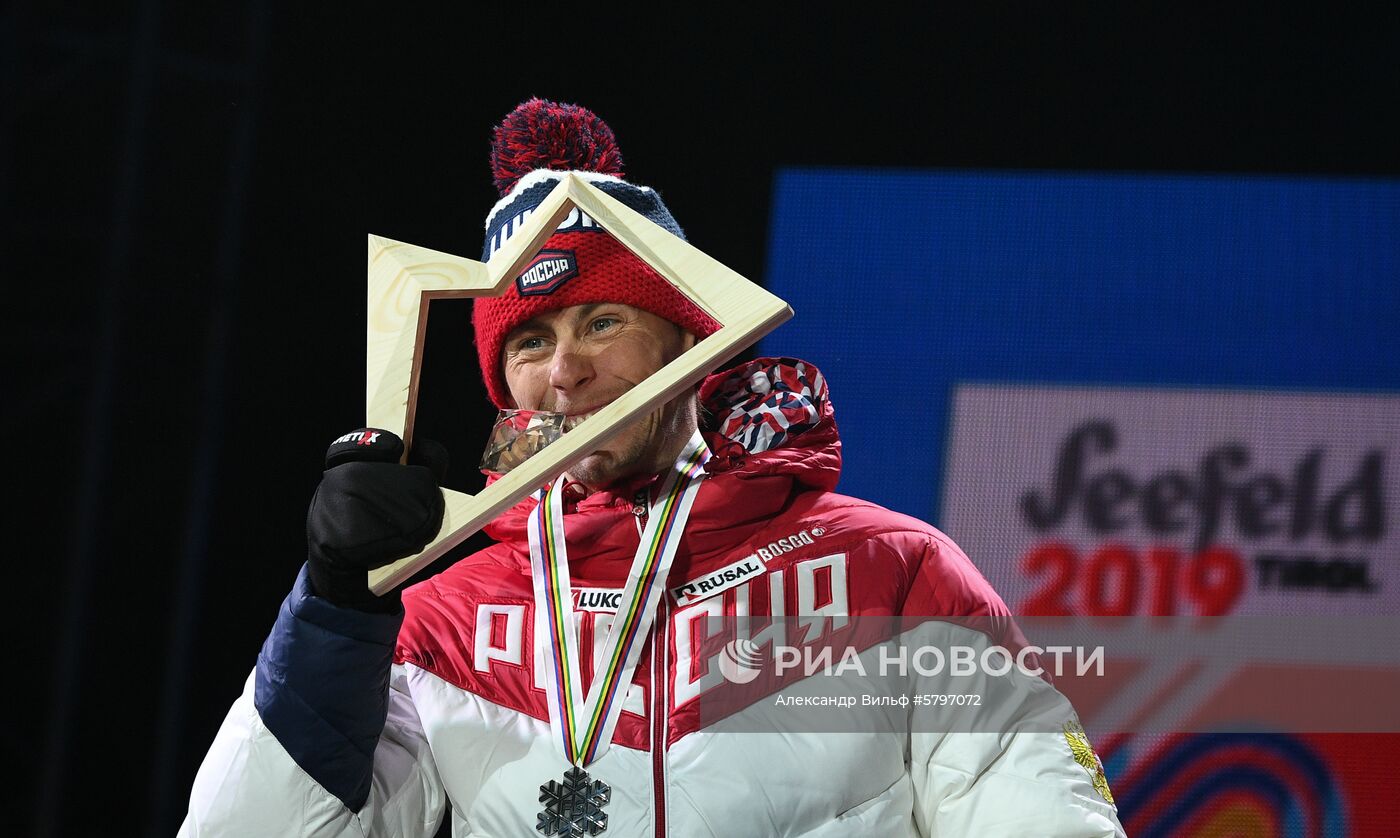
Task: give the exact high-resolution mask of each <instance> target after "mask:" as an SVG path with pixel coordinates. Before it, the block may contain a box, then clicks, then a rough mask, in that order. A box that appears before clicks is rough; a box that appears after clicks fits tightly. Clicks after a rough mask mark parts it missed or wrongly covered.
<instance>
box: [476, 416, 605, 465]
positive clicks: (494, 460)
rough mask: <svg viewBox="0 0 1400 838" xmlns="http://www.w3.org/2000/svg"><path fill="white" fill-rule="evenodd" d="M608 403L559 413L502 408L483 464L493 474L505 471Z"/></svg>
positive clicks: (575, 426) (570, 429)
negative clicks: (583, 409) (576, 411)
mask: <svg viewBox="0 0 1400 838" xmlns="http://www.w3.org/2000/svg"><path fill="white" fill-rule="evenodd" d="M604 407H606V405H599V406H598V407H595V408H591V409H589V410H587V411H585V412H583V413H572V414H567V413H558V412H555V411H552V410H520V409H508V410H502V411H501V412H500V413H499V414H497V416H496V424H495V425H493V426H492V428H491V434H490V436H489V437H488V438H487V440H486V449H485V450H484V451H483V452H482V454H481V465H480V468H481V470H482V471H484V472H488V473H492V474H506V473H507V472H509V471H510V470H511V469H513V468H515V467H517V466H519V465H520V464H521V463H523V462H525V461H526V460H528V459H530V457H532V456H534V455H535V454H537V453H539V452H540V451H542V450H543V449H544V448H545V447H546V446H548V445H549V444H550V443H552V442H554V441H555V440H557V439H559V438H560V437H562V436H563V435H564V434H566V433H568V432H569V431H572V430H573V429H574V428H577V427H578V426H579V425H581V424H583V423H584V421H585V420H588V419H591V418H592V417H593V415H594V414H596V413H597V412H598V411H600V410H602V409H603V408H604Z"/></svg>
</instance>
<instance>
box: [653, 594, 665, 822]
mask: <svg viewBox="0 0 1400 838" xmlns="http://www.w3.org/2000/svg"><path fill="white" fill-rule="evenodd" d="M653 625H654V626H655V628H654V629H653V631H652V635H651V643H652V650H651V660H652V668H651V696H652V701H651V777H652V798H653V800H654V801H655V803H656V838H665V836H666V706H667V704H668V703H669V702H668V699H669V694H668V693H669V682H670V679H669V678H668V677H667V673H669V672H670V669H669V667H668V661H667V657H668V655H667V651H668V650H667V647H668V646H669V645H670V644H669V643H667V642H666V640H667V637H668V636H669V634H670V632H669V631H668V630H667V629H668V627H669V626H670V607H669V603H667V602H666V594H665V593H664V592H663V593H662V594H661V602H660V604H659V605H657V607H656V622H655V623H654V624H653Z"/></svg>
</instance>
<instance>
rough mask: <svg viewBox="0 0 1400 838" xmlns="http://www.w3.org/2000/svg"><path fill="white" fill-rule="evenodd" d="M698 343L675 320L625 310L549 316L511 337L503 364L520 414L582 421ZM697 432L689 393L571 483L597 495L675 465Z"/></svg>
mask: <svg viewBox="0 0 1400 838" xmlns="http://www.w3.org/2000/svg"><path fill="white" fill-rule="evenodd" d="M693 341H694V339H693V338H692V337H691V336H690V334H689V333H687V332H685V331H684V330H682V329H681V328H680V327H679V326H677V325H675V324H674V323H671V322H670V321H668V320H663V319H662V318H660V317H657V316H656V315H654V314H652V313H651V312H648V311H643V310H642V309H639V308H635V307H633V306H629V305H622V304H617V303H594V304H589V305H577V306H570V307H569V308H564V309H558V310H555V311H550V312H545V313H544V314H541V315H539V316H538V317H535V318H534V319H532V320H528V321H526V322H525V323H523V324H521V325H520V326H518V327H516V328H515V329H514V330H512V331H511V332H510V334H509V335H507V336H506V340H505V345H504V347H503V348H502V350H501V364H502V367H503V369H504V372H505V378H506V385H507V386H508V387H509V388H510V395H511V399H512V400H513V401H514V402H515V406H516V407H518V408H521V409H526V410H549V411H554V412H556V413H563V414H566V415H568V416H569V417H570V419H574V420H580V419H583V418H586V417H587V416H589V415H591V414H593V413H595V412H596V411H598V410H599V409H600V408H602V407H605V406H606V405H608V404H609V403H611V402H612V401H613V400H614V399H616V398H617V397H618V396H621V395H622V394H623V393H626V392H627V391H628V390H631V389H632V388H633V387H635V386H637V385H638V384H640V383H641V382H642V381H644V380H646V378H647V377H648V376H650V375H651V374H652V373H654V372H656V371H657V370H659V369H661V368H662V367H663V366H665V365H666V364H668V363H670V362H671V361H672V360H674V359H676V358H677V357H679V356H680V355H681V353H683V352H684V351H685V350H686V349H689V348H690V346H691V344H692V343H693ZM694 429H695V399H694V396H693V394H691V393H687V394H684V395H682V396H681V397H679V398H677V399H675V400H673V401H671V402H668V403H667V404H666V405H664V406H663V407H661V408H660V409H659V410H657V411H655V412H653V413H651V414H649V415H648V416H646V417H644V418H642V419H641V420H639V421H638V422H636V423H635V424H633V425H632V426H630V427H628V428H627V429H625V430H624V431H622V432H621V433H619V434H618V435H617V436H615V437H613V438H612V439H609V440H608V441H607V442H605V443H604V445H603V447H602V448H600V449H598V450H597V451H594V452H593V453H591V454H589V455H588V456H587V457H584V458H583V459H582V460H580V461H579V462H578V463H576V464H575V465H574V466H573V467H572V468H570V469H569V475H570V476H571V477H572V478H573V479H574V480H577V481H578V482H580V483H583V484H584V485H585V486H588V487H589V488H590V489H598V488H602V487H604V486H607V485H609V484H611V483H613V482H614V481H616V480H618V479H620V478H623V477H628V476H631V475H634V474H642V473H651V472H657V471H661V470H662V469H664V468H666V467H667V466H668V465H670V464H671V461H672V460H673V459H674V458H675V456H676V455H677V454H678V453H679V450H680V448H681V447H682V446H683V445H684V444H685V440H687V439H689V438H690V435H691V433H693V431H694Z"/></svg>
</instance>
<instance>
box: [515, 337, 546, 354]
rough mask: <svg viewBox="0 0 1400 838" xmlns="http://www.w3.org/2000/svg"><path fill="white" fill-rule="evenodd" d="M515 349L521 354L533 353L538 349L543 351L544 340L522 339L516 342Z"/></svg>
mask: <svg viewBox="0 0 1400 838" xmlns="http://www.w3.org/2000/svg"><path fill="white" fill-rule="evenodd" d="M515 348H516V350H517V351H520V352H532V351H534V350H536V349H543V348H544V338H521V339H520V340H518V341H516V342H515Z"/></svg>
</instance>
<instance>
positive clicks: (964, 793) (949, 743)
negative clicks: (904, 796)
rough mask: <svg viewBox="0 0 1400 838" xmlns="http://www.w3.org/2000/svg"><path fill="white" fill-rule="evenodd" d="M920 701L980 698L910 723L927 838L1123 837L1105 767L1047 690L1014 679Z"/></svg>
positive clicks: (977, 639) (949, 688)
mask: <svg viewBox="0 0 1400 838" xmlns="http://www.w3.org/2000/svg"><path fill="white" fill-rule="evenodd" d="M958 634H959V636H960V641H959V642H961V643H963V644H966V645H970V646H973V647H985V644H986V643H987V639H986V636H985V635H983V634H982V633H980V632H972V631H967V632H963V631H959V632H958ZM920 692H924V693H934V694H940V693H943V694H954V695H968V696H977V697H979V699H980V702H979V703H978V704H977V705H976V706H964V707H949V708H939V709H932V710H925V711H923V712H915V713H914V715H913V717H912V722H911V728H912V730H911V734H910V775H911V779H912V780H913V784H914V794H915V806H914V820H915V823H916V825H917V826H918V828H919V831H920V832H921V833H922V834H923V835H925V836H930V838H934V837H935V836H936V837H937V838H946V837H947V836H964V835H976V836H979V838H980V837H981V836H999V835H1006V836H1024V835H1037V836H1046V838H1053V837H1057V836H1065V838H1068V836H1076V838H1078V837H1080V836H1121V835H1124V832H1123V827H1122V825H1121V824H1120V823H1119V821H1118V812H1117V808H1116V807H1115V806H1114V804H1113V802H1112V791H1110V789H1109V787H1108V781H1107V779H1106V778H1105V777H1104V774H1103V767H1102V765H1101V764H1100V763H1099V761H1098V757H1097V756H1095V754H1094V752H1093V750H1092V748H1090V747H1089V741H1088V738H1087V736H1086V735H1085V734H1084V729H1083V728H1082V727H1081V726H1080V724H1079V719H1078V716H1077V715H1076V714H1075V712H1074V708H1073V707H1071V706H1070V703H1069V700H1068V699H1066V698H1065V696H1064V695H1063V694H1062V693H1060V692H1059V691H1058V690H1056V689H1055V688H1054V687H1053V686H1051V684H1050V683H1049V682H1047V681H1045V680H1044V679H1042V678H1039V677H1036V676H1033V675H1027V674H1025V673H1023V672H1020V671H1017V670H1012V671H1011V672H1010V673H1008V674H1005V675H1000V676H992V675H986V674H979V675H975V676H970V677H967V676H963V677H957V678H937V679H929V680H926V681H925V682H924V683H923V684H922V685H921V686H920Z"/></svg>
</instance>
